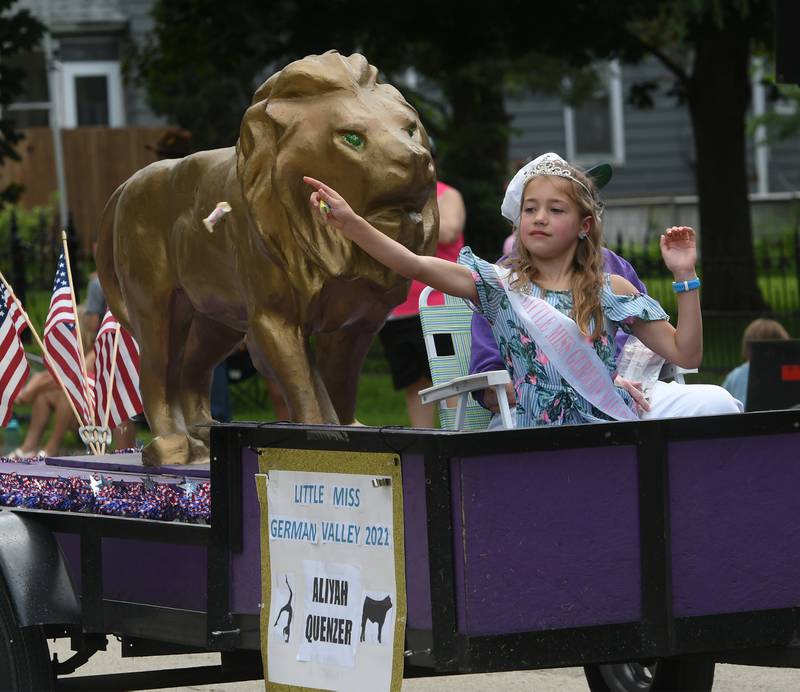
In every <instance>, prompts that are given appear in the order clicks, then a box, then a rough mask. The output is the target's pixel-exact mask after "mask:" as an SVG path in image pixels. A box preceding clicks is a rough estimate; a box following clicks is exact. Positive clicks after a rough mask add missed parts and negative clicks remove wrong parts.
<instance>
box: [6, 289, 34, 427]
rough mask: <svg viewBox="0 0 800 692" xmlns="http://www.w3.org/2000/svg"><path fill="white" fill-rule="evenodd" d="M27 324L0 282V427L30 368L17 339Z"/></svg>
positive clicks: (7, 416)
mask: <svg viewBox="0 0 800 692" xmlns="http://www.w3.org/2000/svg"><path fill="white" fill-rule="evenodd" d="M26 326H27V324H26V322H25V316H24V315H23V314H22V310H20V309H19V305H18V304H17V301H16V300H14V298H12V296H11V293H10V292H9V291H8V290H7V289H6V286H5V284H2V285H0V426H2V427H5V426H6V425H8V421H10V420H11V413H12V410H13V405H14V399H16V398H17V395H18V394H19V392H20V390H21V389H22V385H24V384H25V380H27V379H28V375H29V374H30V372H31V370H30V368H29V367H28V360H27V359H26V358H25V349H24V347H23V346H22V342H21V341H20V340H19V337H20V334H22V330H23V329H25V327H26Z"/></svg>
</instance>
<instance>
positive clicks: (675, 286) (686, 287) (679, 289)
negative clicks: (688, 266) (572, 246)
mask: <svg viewBox="0 0 800 692" xmlns="http://www.w3.org/2000/svg"><path fill="white" fill-rule="evenodd" d="M698 288H700V279H698V278H697V277H696V276H695V277H694V278H693V279H689V280H688V281H673V282H672V290H673V291H675V293H686V292H687V291H696V290H697V289H698Z"/></svg>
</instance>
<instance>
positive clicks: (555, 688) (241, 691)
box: [50, 640, 800, 692]
mask: <svg viewBox="0 0 800 692" xmlns="http://www.w3.org/2000/svg"><path fill="white" fill-rule="evenodd" d="M50 649H51V651H56V652H58V654H59V659H60V660H65V659H66V658H68V657H69V655H70V651H69V644H68V641H67V640H58V641H57V642H55V643H53V642H51V643H50ZM218 663H219V657H218V656H216V655H215V654H193V655H186V656H180V657H177V656H167V657H161V656H159V657H153V658H139V659H123V658H121V657H120V655H119V644H117V643H116V641H112V642H110V644H109V651H106V652H103V653H99V654H96V655H95V656H94V657H92V659H91V660H90V661H89V663H87V664H86V665H85V666H84V667H83V668H81V669H80V670H79V671H78V672H77V673H75V676H78V675H101V674H108V673H121V672H136V671H144V670H154V669H163V668H170V667H187V666H195V665H196V666H208V665H216V664H218ZM174 689H177V690H183V691H187V690H207V691H209V692H211V691H213V692H263V690H264V684H263V682H258V681H250V682H237V683H225V684H218V685H199V686H195V687H178V688H174ZM587 689H588V688H587V687H586V682H585V680H584V677H583V671H582V669H580V668H559V669H555V670H540V671H532V672H516V673H494V674H491V675H458V676H454V677H446V678H443V677H439V678H418V679H414V680H405V681H403V692H486V690H491V692H586V691H587ZM796 690H800V670H792V669H785V668H759V667H749V666H731V665H718V666H717V670H716V675H715V679H714V692H795V691H796Z"/></svg>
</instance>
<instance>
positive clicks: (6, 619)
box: [0, 579, 55, 692]
mask: <svg viewBox="0 0 800 692" xmlns="http://www.w3.org/2000/svg"><path fill="white" fill-rule="evenodd" d="M54 684H55V683H54V679H53V668H52V666H51V665H50V652H49V651H48V649H47V641H46V640H45V638H44V632H42V628H41V627H26V628H24V629H21V628H20V627H18V626H17V621H16V618H15V617H14V610H13V608H12V606H11V601H10V599H9V596H8V590H7V589H6V585H5V583H4V582H3V580H2V579H0V690H3V691H5V690H14V691H15V692H16V691H18V692H42V691H47V690H52V689H54Z"/></svg>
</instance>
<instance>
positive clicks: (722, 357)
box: [0, 210, 800, 373]
mask: <svg viewBox="0 0 800 692" xmlns="http://www.w3.org/2000/svg"><path fill="white" fill-rule="evenodd" d="M67 237H68V243H69V252H70V259H71V266H72V274H73V280H74V283H75V290H76V295H77V298H78V301H79V302H80V301H81V300H82V299H83V297H84V296H85V287H86V283H87V281H88V275H89V272H90V271H91V269H92V266H93V263H92V261H91V258H89V257H87V256H86V253H85V251H84V250H83V246H82V244H81V243H80V242H78V237H79V236H78V233H77V232H76V229H74V228H72V227H71V225H70V227H69V228H68V229H67ZM611 249H612V250H614V252H616V253H617V254H618V255H620V256H622V257H624V258H625V259H627V260H628V261H629V262H630V263H631V264H632V265H633V266H634V267H635V269H636V271H637V273H638V275H639V277H640V278H641V279H642V281H643V282H644V283H645V285H646V286H647V290H648V293H650V294H651V295H652V296H653V297H654V298H655V299H656V300H658V301H659V302H660V303H661V304H662V305H663V306H664V309H665V310H666V311H667V312H668V313H669V314H670V315H674V314H675V313H676V306H675V294H674V292H673V291H672V286H671V284H672V277H671V275H670V273H669V271H668V270H667V268H666V267H665V266H664V262H663V261H662V259H661V254H660V251H659V249H658V247H657V245H655V244H653V243H651V244H649V245H647V246H642V244H640V243H639V244H634V243H626V242H624V241H623V240H622V238H621V237H620V238H618V239H617V242H616V243H613V244H611ZM60 252H61V232H60V229H59V228H58V227H57V226H56V225H54V224H53V223H52V222H51V221H50V220H49V218H48V216H47V214H46V213H45V212H41V213H39V214H38V215H36V216H35V217H32V216H31V214H25V215H24V218H23V219H20V218H18V216H17V214H16V213H15V212H14V210H12V211H11V212H10V213H6V214H4V215H2V216H0V271H2V272H3V275H4V276H5V277H6V279H7V280H8V281H9V282H10V283H11V285H12V286H13V287H14V290H15V292H16V293H17V295H18V296H19V297H20V298H21V299H22V301H23V304H25V305H28V302H27V300H26V298H27V296H28V294H31V295H34V296H38V297H41V296H42V295H44V296H46V300H49V291H50V290H51V288H52V285H53V277H54V273H55V266H56V260H57V258H58V255H59V253H60ZM754 252H755V258H756V266H757V275H758V281H759V288H760V290H761V293H762V296H763V298H764V300H765V302H766V303H767V305H768V306H769V307H768V310H767V311H766V312H762V313H752V312H741V313H738V312H732V313H729V312H726V313H713V312H709V311H706V312H705V313H704V315H703V321H704V332H705V334H704V341H705V355H704V358H703V371H704V372H712V373H721V372H725V371H727V370H730V369H731V368H733V367H735V366H736V365H738V363H739V362H741V335H742V332H743V331H744V328H745V327H746V326H747V325H748V324H749V322H750V321H752V320H753V319H755V318H757V317H771V318H773V319H776V320H778V321H779V322H781V323H782V324H783V325H784V326H785V327H786V329H787V330H788V331H789V333H790V334H791V335H792V336H794V337H800V275H799V272H800V233H798V231H797V230H795V231H794V232H793V233H791V234H787V235H785V236H783V237H780V238H772V239H761V240H759V241H757V242H756V244H755V247H754ZM699 271H700V273H701V275H702V262H701V263H700V267H699ZM45 310H46V304H45ZM373 360H374V359H373ZM373 369H374V368H373Z"/></svg>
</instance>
